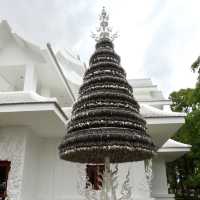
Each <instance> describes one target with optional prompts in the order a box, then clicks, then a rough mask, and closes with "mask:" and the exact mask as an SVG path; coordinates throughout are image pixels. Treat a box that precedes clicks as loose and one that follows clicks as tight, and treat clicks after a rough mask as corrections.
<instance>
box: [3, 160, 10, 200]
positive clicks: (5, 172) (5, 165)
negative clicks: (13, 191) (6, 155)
mask: <svg viewBox="0 0 200 200" xmlns="http://www.w3.org/2000/svg"><path fill="white" fill-rule="evenodd" d="M10 165H11V162H10V161H7V160H4V161H2V160H0V200H5V198H6V196H7V182H8V174H9V171H10Z"/></svg>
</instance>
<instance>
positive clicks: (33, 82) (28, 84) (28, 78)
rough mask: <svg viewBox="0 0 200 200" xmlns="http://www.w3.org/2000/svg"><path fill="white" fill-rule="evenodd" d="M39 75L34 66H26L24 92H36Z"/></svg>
mask: <svg viewBox="0 0 200 200" xmlns="http://www.w3.org/2000/svg"><path fill="white" fill-rule="evenodd" d="M36 89H37V73H36V70H35V67H34V65H33V64H29V65H26V66H25V78H24V91H33V92H36Z"/></svg>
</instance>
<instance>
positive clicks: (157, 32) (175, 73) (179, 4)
mask: <svg viewBox="0 0 200 200" xmlns="http://www.w3.org/2000/svg"><path fill="white" fill-rule="evenodd" d="M103 5H105V6H106V7H107V8H108V10H109V12H110V18H111V22H112V25H113V27H114V28H115V30H118V31H119V35H120V37H119V39H117V40H116V41H115V46H116V51H117V52H118V53H119V55H120V56H121V59H122V66H123V67H124V68H125V69H126V71H127V74H128V77H129V78H143V77H150V78H152V79H153V80H154V81H155V83H156V84H158V85H159V86H160V88H161V89H162V90H164V92H165V94H166V95H168V93H169V92H171V91H173V90H177V89H179V88H181V87H191V86H192V85H194V83H195V76H194V75H193V74H192V73H191V72H190V65H191V63H192V62H193V61H194V60H195V59H196V57H197V56H198V55H199V54H200V45H199V44H200V24H199V19H200V12H199V10H198V8H199V7H200V2H199V1H195V0H190V1H187V0H181V1H180V0H174V1H160V0H149V1H146V0H140V1H138V0H125V1H124V0H118V1H116V0H101V1H100V0H97V1H94V0H87V1H83V0H76V1H75V0H34V1H30V0H15V1H13V0H0V13H1V18H3V19H6V20H8V22H9V24H10V25H11V27H12V29H13V30H14V32H17V33H18V34H19V35H21V36H22V37H24V38H25V39H27V40H30V41H33V42H34V43H37V44H40V45H42V46H44V45H45V44H46V42H51V44H52V45H54V46H56V47H57V48H67V49H71V50H74V51H76V52H78V53H79V54H80V56H81V58H82V60H83V61H85V62H86V63H88V59H89V57H90V55H91V53H92V52H93V50H94V41H93V40H92V39H91V38H90V34H91V31H94V30H95V28H96V26H97V23H98V21H97V19H98V15H99V12H100V11H101V8H102V6H103Z"/></svg>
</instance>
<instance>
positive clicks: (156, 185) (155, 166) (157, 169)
mask: <svg viewBox="0 0 200 200" xmlns="http://www.w3.org/2000/svg"><path fill="white" fill-rule="evenodd" d="M152 170H153V179H152V197H154V198H155V199H156V200H174V194H169V193H168V185H167V174H166V165H165V160H164V159H163V158H154V159H153V163H152Z"/></svg>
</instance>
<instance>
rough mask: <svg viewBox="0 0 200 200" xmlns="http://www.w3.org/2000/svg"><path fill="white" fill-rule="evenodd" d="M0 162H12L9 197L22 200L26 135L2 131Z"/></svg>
mask: <svg viewBox="0 0 200 200" xmlns="http://www.w3.org/2000/svg"><path fill="white" fill-rule="evenodd" d="M0 138H1V139H0V160H9V161H11V170H10V172H9V177H8V188H7V189H8V197H9V199H10V200H20V195H21V194H20V193H21V186H22V180H23V166H24V155H25V135H24V134H23V133H17V131H16V132H14V131H13V130H9V129H7V130H2V129H1V130H0Z"/></svg>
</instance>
